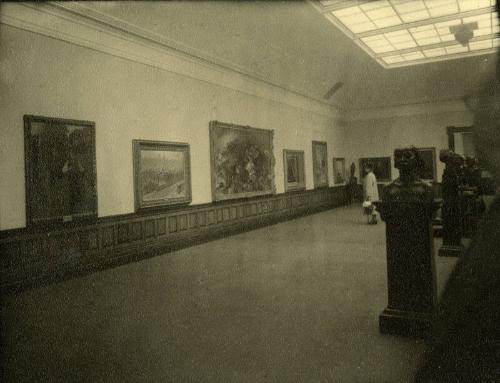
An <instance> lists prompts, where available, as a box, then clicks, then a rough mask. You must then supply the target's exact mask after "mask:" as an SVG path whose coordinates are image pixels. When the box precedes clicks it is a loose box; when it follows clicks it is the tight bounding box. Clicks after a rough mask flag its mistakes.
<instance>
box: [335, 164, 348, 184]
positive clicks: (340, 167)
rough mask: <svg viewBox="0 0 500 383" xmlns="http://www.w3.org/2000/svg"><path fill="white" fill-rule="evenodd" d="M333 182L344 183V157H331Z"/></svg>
mask: <svg viewBox="0 0 500 383" xmlns="http://www.w3.org/2000/svg"><path fill="white" fill-rule="evenodd" d="M333 183H334V184H335V185H342V184H345V183H346V174H345V158H334V159H333Z"/></svg>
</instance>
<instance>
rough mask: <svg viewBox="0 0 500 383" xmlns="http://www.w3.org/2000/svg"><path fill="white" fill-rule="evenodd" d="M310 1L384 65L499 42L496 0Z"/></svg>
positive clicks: (469, 51)
mask: <svg viewBox="0 0 500 383" xmlns="http://www.w3.org/2000/svg"><path fill="white" fill-rule="evenodd" d="M311 4H313V5H314V6H315V7H316V8H317V9H318V11H319V12H321V13H322V14H323V15H324V16H325V17H326V18H327V19H328V20H330V21H331V22H332V23H333V24H334V25H335V26H337V27H338V28H339V29H340V30H342V31H343V32H344V33H345V34H346V35H347V36H348V37H349V38H350V39H352V40H353V41H354V42H355V43H356V44H357V45H359V46H360V47H361V48H362V49H363V50H364V51H365V52H366V53H367V54H368V55H370V56H371V57H373V58H374V59H375V60H376V61H377V62H378V63H379V64H380V65H382V66H383V67H384V68H394V67H399V66H405V65H418V64H423V63H428V62H434V61H442V60H450V59H454V58H460V57H467V56H477V55H483V54H488V53H493V52H495V51H496V49H497V47H498V45H499V43H500V39H498V32H499V31H500V27H499V20H498V15H497V13H496V10H495V0H377V1H367V0H357V1H345V0H320V1H317V2H311Z"/></svg>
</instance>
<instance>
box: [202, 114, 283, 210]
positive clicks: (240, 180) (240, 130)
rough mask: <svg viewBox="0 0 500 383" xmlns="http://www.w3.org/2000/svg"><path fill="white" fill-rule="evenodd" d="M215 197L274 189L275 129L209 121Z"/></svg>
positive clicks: (225, 197) (249, 193)
mask: <svg viewBox="0 0 500 383" xmlns="http://www.w3.org/2000/svg"><path fill="white" fill-rule="evenodd" d="M210 144H211V145H210V156H211V167H212V169H211V170H212V196H213V200H214V201H222V200H227V199H234V198H244V197H253V196H258V195H266V194H273V193H274V190H275V189H274V156H273V132H272V130H264V129H256V128H251V127H246V126H239V125H233V124H226V123H221V122H218V121H212V122H211V123H210Z"/></svg>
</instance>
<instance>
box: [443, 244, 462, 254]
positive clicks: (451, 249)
mask: <svg viewBox="0 0 500 383" xmlns="http://www.w3.org/2000/svg"><path fill="white" fill-rule="evenodd" d="M463 253H464V247H463V246H462V245H459V246H453V245H443V246H441V247H440V249H439V252H438V255H439V256H440V257H460V256H461V255H462V254H463Z"/></svg>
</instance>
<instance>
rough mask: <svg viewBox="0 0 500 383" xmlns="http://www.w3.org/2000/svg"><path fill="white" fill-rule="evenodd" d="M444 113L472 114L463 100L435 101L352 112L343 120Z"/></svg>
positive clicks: (347, 113) (346, 114)
mask: <svg viewBox="0 0 500 383" xmlns="http://www.w3.org/2000/svg"><path fill="white" fill-rule="evenodd" d="M442 113H470V112H469V110H468V109H467V107H466V105H465V103H464V101H463V99H450V100H446V101H433V102H423V103H414V104H400V105H391V106H385V107H373V108H365V109H357V110H350V111H347V112H345V114H343V116H342V117H343V119H344V120H346V121H349V122H352V121H363V120H379V119H388V118H395V117H408V116H418V115H436V114H442Z"/></svg>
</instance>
